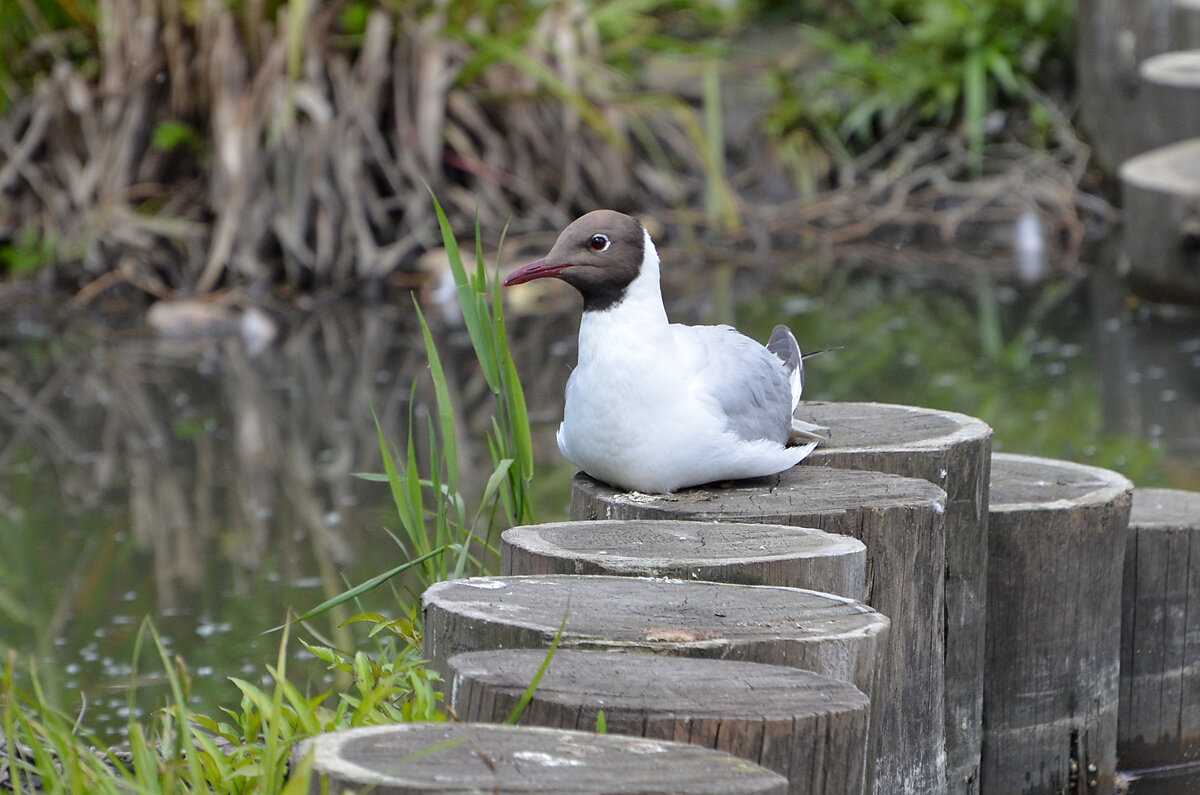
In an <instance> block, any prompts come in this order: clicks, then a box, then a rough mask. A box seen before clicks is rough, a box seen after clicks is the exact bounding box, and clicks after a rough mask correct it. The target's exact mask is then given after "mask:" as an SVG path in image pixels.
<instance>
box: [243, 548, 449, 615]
mask: <svg viewBox="0 0 1200 795" xmlns="http://www.w3.org/2000/svg"><path fill="white" fill-rule="evenodd" d="M446 549H447V547H438V548H437V549H432V550H430V551H429V552H426V553H425V554H424V555H422V556H421V557H419V558H413V559H412V560H410V561H407V562H406V563H401V564H400V565H399V566H396V567H394V568H391V569H388V570H387V571H385V572H384V573H383V574H379V575H376V576H374V577H372V578H371V579H369V580H367V581H366V582H364V583H362V584H360V585H356V586H354V587H353V588H351V589H350V590H348V591H344V592H342V593H340V594H338V595H337V596H335V597H333V598H332V599H326V600H325V601H324V602H321V604H319V605H317V606H316V607H314V608H312V609H311V610H308V611H306V612H305V613H302V614H301V615H299V616H297V617H296V619H295V621H296V622H300V621H308V620H309V619H310V618H316V617H317V616H319V615H321V614H322V613H324V612H326V611H328V610H332V609H333V608H335V607H337V606H338V605H340V604H345V603H346V602H348V601H350V600H351V599H355V598H357V597H359V596H361V595H363V594H364V593H366V592H367V591H370V590H372V589H374V588H377V587H379V586H380V585H382V584H383V583H385V582H387V581H388V580H390V579H391V578H392V577H395V576H396V575H397V574H400V573H402V572H405V571H408V570H409V569H411V568H412V567H413V566H417V565H419V564H421V563H424V562H425V561H427V560H429V559H430V558H432V557H434V556H436V555H440V554H442V553H443V552H445V551H446ZM286 626H287V625H286V624H280V625H279V626H277V627H271V628H270V629H268V630H267V631H266V632H264V633H262V634H264V635H266V634H269V633H271V632H278V631H279V630H281V629H283V628H284V627H286Z"/></svg>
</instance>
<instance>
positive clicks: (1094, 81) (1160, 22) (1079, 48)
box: [1075, 0, 1177, 173]
mask: <svg viewBox="0 0 1200 795" xmlns="http://www.w3.org/2000/svg"><path fill="white" fill-rule="evenodd" d="M1176 2H1177V0H1078V1H1077V2H1076V3H1075V12H1076V25H1075V28H1076V33H1075V36H1076V50H1075V66H1076V72H1077V74H1078V80H1079V102H1080V116H1081V119H1080V121H1081V124H1082V126H1083V127H1084V128H1085V129H1086V130H1087V132H1088V137H1089V142H1090V143H1092V144H1093V146H1094V149H1095V154H1096V159H1097V160H1098V161H1099V162H1100V164H1101V166H1102V167H1103V168H1105V169H1107V170H1108V172H1109V173H1113V172H1115V171H1116V169H1117V167H1118V166H1120V165H1121V163H1122V162H1123V161H1125V160H1127V159H1128V158H1130V157H1133V156H1134V155H1136V154H1138V153H1140V152H1145V151H1146V150H1147V149H1150V148H1152V147H1153V146H1155V145H1156V143H1155V142H1156V141H1157V140H1158V137H1157V136H1158V131H1157V130H1156V129H1154V127H1153V125H1152V124H1150V123H1148V122H1149V121H1150V113H1149V103H1148V102H1147V100H1146V96H1145V92H1144V90H1143V89H1144V85H1143V83H1142V81H1141V80H1139V79H1138V71H1137V70H1138V64H1140V63H1141V62H1142V61H1143V60H1144V59H1146V58H1149V57H1150V56H1152V55H1158V54H1159V53H1161V52H1167V51H1168V50H1170V49H1172V43H1171V26H1170V24H1169V20H1170V16H1171V10H1172V7H1173V6H1174V5H1175V3H1176Z"/></svg>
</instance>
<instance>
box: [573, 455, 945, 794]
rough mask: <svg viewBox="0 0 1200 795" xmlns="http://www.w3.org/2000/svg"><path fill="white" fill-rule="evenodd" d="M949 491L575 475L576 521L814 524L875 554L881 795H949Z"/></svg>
mask: <svg viewBox="0 0 1200 795" xmlns="http://www.w3.org/2000/svg"><path fill="white" fill-rule="evenodd" d="M945 506H946V493H945V492H944V491H942V490H941V489H940V488H938V487H937V486H935V485H933V484H932V483H929V482H927V481H925V480H917V479H915V478H904V477H899V476H897V475H887V474H883V473H879V472H859V471H855V470H849V469H831V468H829V467H820V466H798V467H793V468H792V469H790V470H788V471H787V472H783V473H781V474H779V475H773V476H771V477H769V478H757V479H754V480H745V481H740V482H738V483H737V484H735V485H733V486H732V487H731V488H727V489H703V488H701V489H689V490H687V491H682V492H679V493H676V494H669V495H645V494H637V493H633V492H630V493H624V492H619V491H616V490H614V489H612V488H609V487H608V486H605V485H603V484H601V483H598V482H596V481H595V480H593V479H591V478H589V477H587V476H586V475H576V477H575V481H574V484H573V486H572V493H571V516H572V518H574V519H601V518H604V519H673V520H679V519H683V520H693V521H709V522H711V521H739V522H747V521H751V522H763V523H768V524H786V525H793V526H797V527H817V528H820V529H821V530H824V531H826V532H829V533H840V534H843V535H851V536H854V537H855V538H858V539H859V540H860V541H862V542H863V543H864V544H866V546H867V597H866V601H867V604H869V605H871V606H872V607H874V608H875V609H876V610H878V611H879V612H880V613H883V614H884V615H886V616H888V617H889V618H890V619H891V620H892V625H893V627H894V631H893V632H892V633H890V634H889V636H888V644H887V646H886V649H885V651H884V654H883V663H882V666H883V667H882V669H881V674H880V683H879V686H878V687H879V688H880V689H879V690H878V692H877V693H868V695H870V696H871V697H872V699H873V701H874V703H873V705H872V720H873V721H875V726H874V727H873V728H872V730H871V735H872V742H874V743H876V745H875V746H874V748H875V754H874V759H873V764H874V791H875V792H877V793H892V792H921V793H936V792H942V791H944V790H945V787H946V781H945V775H946V770H945V764H946V755H945V748H944V714H945V710H944V706H943V702H944V698H943V691H944V687H945V684H944V679H943V665H944V660H943V649H944V645H943V637H944V631H943V626H944V601H943V595H944V582H945V577H944V570H945V548H946V543H945V535H944V532H945V525H944V519H945V516H944V514H945Z"/></svg>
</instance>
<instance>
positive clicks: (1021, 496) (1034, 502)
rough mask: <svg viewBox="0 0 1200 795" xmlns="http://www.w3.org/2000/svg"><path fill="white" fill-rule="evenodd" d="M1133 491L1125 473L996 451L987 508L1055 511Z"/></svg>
mask: <svg viewBox="0 0 1200 795" xmlns="http://www.w3.org/2000/svg"><path fill="white" fill-rule="evenodd" d="M1132 490H1133V484H1132V483H1130V482H1129V479H1128V478H1126V477H1125V476H1124V475H1121V474H1119V473H1117V472H1113V471H1112V470H1110V469H1101V468H1100V467H1093V466H1087V465H1086V464H1076V463H1075V462H1073V461H1059V460H1056V459H1053V458H1038V457H1035V456H1029V455H1014V454H1011V453H996V454H994V455H993V456H992V482H991V504H990V506H989V510H991V511H993V512H995V511H1028V510H1055V509H1062V508H1071V507H1076V506H1082V505H1097V504H1103V503H1107V502H1109V501H1111V500H1113V499H1115V498H1117V497H1118V496H1119V495H1120V494H1122V493H1123V492H1129V491H1132Z"/></svg>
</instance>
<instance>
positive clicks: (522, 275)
mask: <svg viewBox="0 0 1200 795" xmlns="http://www.w3.org/2000/svg"><path fill="white" fill-rule="evenodd" d="M567 267H568V266H566V265H550V264H548V263H547V262H546V258H545V257H542V258H541V259H540V260H538V261H537V262H531V263H529V264H528V265H526V266H524V267H521V268H517V269H516V270H515V271H513V272H512V273H510V274H508V278H507V279H505V280H504V286H505V287H512V286H513V285H514V284H524V283H525V282H531V281H533V280H534V279H544V278H546V277H547V276H557V275H558V274H559V273H561V272H562V271H564V270H565V269H566V268H567Z"/></svg>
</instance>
